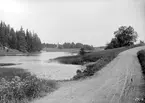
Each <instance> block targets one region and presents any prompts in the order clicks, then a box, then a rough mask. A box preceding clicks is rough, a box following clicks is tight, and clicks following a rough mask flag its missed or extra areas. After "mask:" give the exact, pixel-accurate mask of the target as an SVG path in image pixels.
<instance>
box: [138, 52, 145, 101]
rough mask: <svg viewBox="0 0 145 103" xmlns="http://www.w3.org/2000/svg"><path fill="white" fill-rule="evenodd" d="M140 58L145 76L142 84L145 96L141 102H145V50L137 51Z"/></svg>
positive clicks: (144, 95)
mask: <svg viewBox="0 0 145 103" xmlns="http://www.w3.org/2000/svg"><path fill="white" fill-rule="evenodd" d="M137 57H138V60H139V62H140V65H141V67H142V73H143V77H144V84H143V85H142V86H141V87H142V88H141V89H142V91H143V98H142V99H141V103H145V50H141V51H139V52H138V53H137Z"/></svg>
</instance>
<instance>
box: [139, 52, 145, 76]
mask: <svg viewBox="0 0 145 103" xmlns="http://www.w3.org/2000/svg"><path fill="white" fill-rule="evenodd" d="M137 56H138V59H139V62H140V64H141V67H142V72H143V73H144V74H145V50H141V51H139V52H138V53H137Z"/></svg>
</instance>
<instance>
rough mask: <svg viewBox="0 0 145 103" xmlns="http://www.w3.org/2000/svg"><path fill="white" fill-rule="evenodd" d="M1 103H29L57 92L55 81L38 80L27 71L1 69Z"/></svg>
mask: <svg viewBox="0 0 145 103" xmlns="http://www.w3.org/2000/svg"><path fill="white" fill-rule="evenodd" d="M0 87H1V88H0V102H1V103H29V102H30V101H32V100H34V99H37V98H40V97H44V96H45V95H46V94H48V93H51V92H53V91H54V90H56V89H57V88H58V87H57V83H56V82H55V81H53V80H46V79H40V78H37V77H36V76H35V75H32V74H31V73H29V72H28V71H26V70H23V69H17V68H2V67H0Z"/></svg>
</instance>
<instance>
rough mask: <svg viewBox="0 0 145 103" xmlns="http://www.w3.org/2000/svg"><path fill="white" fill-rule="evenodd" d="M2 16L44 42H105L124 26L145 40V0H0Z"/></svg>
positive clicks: (8, 22)
mask: <svg viewBox="0 0 145 103" xmlns="http://www.w3.org/2000/svg"><path fill="white" fill-rule="evenodd" d="M0 20H2V21H4V22H5V23H6V24H10V26H11V27H14V28H15V29H16V30H18V29H20V27H21V26H22V27H23V28H24V29H29V30H31V31H34V32H36V33H37V34H38V36H39V37H40V39H41V41H42V42H45V43H64V42H81V43H84V44H90V45H94V46H103V45H105V44H106V43H108V42H109V41H110V40H111V38H112V37H114V34H113V33H114V31H116V30H117V29H118V28H119V27H120V26H132V27H133V28H134V29H135V31H137V33H138V35H139V40H145V0H0Z"/></svg>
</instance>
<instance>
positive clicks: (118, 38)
mask: <svg viewBox="0 0 145 103" xmlns="http://www.w3.org/2000/svg"><path fill="white" fill-rule="evenodd" d="M114 35H115V37H114V38H112V40H111V42H110V43H108V44H107V46H106V48H105V49H112V48H118V47H123V46H131V45H134V43H135V42H136V40H137V37H138V35H137V32H136V31H135V30H134V29H133V27H131V26H129V27H126V26H121V27H120V28H119V29H118V30H117V31H115V32H114Z"/></svg>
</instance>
